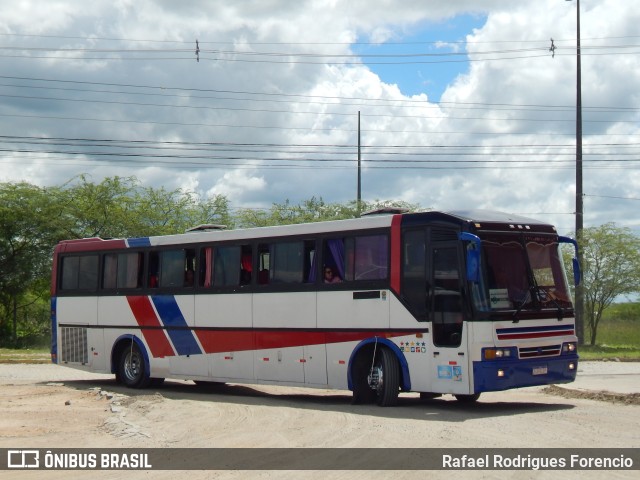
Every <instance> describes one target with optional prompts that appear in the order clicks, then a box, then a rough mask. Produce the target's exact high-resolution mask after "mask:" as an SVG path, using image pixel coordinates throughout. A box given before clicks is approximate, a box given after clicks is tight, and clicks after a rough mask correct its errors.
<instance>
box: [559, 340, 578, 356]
mask: <svg viewBox="0 0 640 480" xmlns="http://www.w3.org/2000/svg"><path fill="white" fill-rule="evenodd" d="M577 350H578V345H577V344H576V343H575V342H568V343H563V344H562V353H563V354H569V353H575V352H576V351H577Z"/></svg>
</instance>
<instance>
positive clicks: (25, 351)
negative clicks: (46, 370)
mask: <svg viewBox="0 0 640 480" xmlns="http://www.w3.org/2000/svg"><path fill="white" fill-rule="evenodd" d="M50 362H51V355H50V353H49V349H48V348H20V349H13V348H0V363H50Z"/></svg>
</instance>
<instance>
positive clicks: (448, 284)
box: [432, 247, 463, 347]
mask: <svg viewBox="0 0 640 480" xmlns="http://www.w3.org/2000/svg"><path fill="white" fill-rule="evenodd" d="M432 295H433V342H434V344H436V345H440V346H447V347H457V346H459V345H460V342H461V340H462V325H463V323H462V320H463V317H462V296H461V292H460V268H459V263H458V252H457V249H456V248H455V247H450V248H449V247H446V248H434V249H433V293H432Z"/></svg>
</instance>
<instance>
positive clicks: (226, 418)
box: [0, 364, 640, 479]
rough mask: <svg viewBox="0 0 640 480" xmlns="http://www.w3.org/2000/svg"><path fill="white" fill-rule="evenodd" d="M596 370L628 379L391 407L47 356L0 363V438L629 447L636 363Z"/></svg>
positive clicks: (639, 428) (111, 443) (638, 419)
mask: <svg viewBox="0 0 640 480" xmlns="http://www.w3.org/2000/svg"><path fill="white" fill-rule="evenodd" d="M581 368H584V367H581ZM592 368H595V369H596V370H598V368H601V367H598V366H594V367H592ZM601 369H602V370H603V371H605V372H607V374H606V375H604V374H602V375H600V377H598V380H599V381H602V382H604V383H603V384H604V385H605V386H606V384H607V376H609V377H611V382H614V381H618V382H620V381H621V382H622V383H621V384H622V385H627V384H628V383H629V382H631V384H630V385H629V389H628V390H629V391H628V392H626V393H625V392H620V391H618V392H608V391H607V390H606V389H603V390H597V391H590V390H586V389H584V388H572V386H573V385H574V384H569V385H563V386H560V387H547V388H541V387H536V388H525V389H520V390H514V391H508V392H496V393H488V394H483V395H482V397H481V399H480V401H479V402H478V403H476V404H474V405H462V404H460V403H458V402H456V401H455V400H454V399H453V397H447V396H445V397H442V398H440V399H434V400H429V401H421V400H420V399H419V397H418V396H417V395H415V394H406V395H404V394H403V395H401V397H400V405H399V406H397V407H393V408H380V407H377V406H374V405H351V395H350V392H343V391H334V390H316V389H305V388H295V387H274V386H245V385H217V386H213V387H210V388H205V389H203V388H201V387H198V386H196V385H194V384H193V383H191V382H185V381H178V380H167V382H165V384H164V385H163V386H162V387H158V388H155V389H148V390H129V389H126V388H123V387H121V386H120V385H118V384H116V383H115V380H114V379H113V377H112V376H111V375H98V374H89V373H85V372H81V371H78V370H72V369H69V368H66V367H61V366H56V365H25V364H13V365H0V448H11V449H15V448H70V447H95V448H141V447H144V448H154V447H160V448H165V447H180V448H201V447H206V448H209V447H233V448H237V447H244V448H250V447H276V448H287V447H305V448H306V447H319V448H327V447H340V448H345V449H348V448H355V447H365V448H372V447H375V448H384V447H393V448H402V447H425V448H461V447H462V448H478V447H490V448H507V447H524V448H562V447H570V448H579V447H607V448H639V447H640V382H638V379H640V365H638V364H636V365H635V366H632V367H629V366H627V367H626V369H627V370H629V372H631V373H628V372H626V371H625V372H623V373H615V372H613V371H612V370H611V367H610V366H606V368H601ZM634 372H635V373H634ZM587 373H588V372H587ZM580 374H581V372H580V371H579V372H578V375H579V376H580ZM620 375H622V377H621V376H620ZM594 378H596V377H595V374H594ZM577 383H578V382H576V384H577ZM598 385H600V384H598ZM618 390H619V389H618ZM8 473H11V475H10V476H9V475H7V474H8ZM602 473H603V472H597V471H582V472H579V471H538V472H530V471H483V472H478V471H476V472H470V471H467V472H456V473H455V474H452V473H451V472H442V471H434V472H428V476H429V478H436V479H437V478H451V476H452V475H455V476H456V478H500V479H509V478H516V476H517V478H518V479H520V478H523V479H526V478H554V479H555V478H581V479H589V478H594V479H595V478H603V477H602ZM637 474H638V472H637V470H636V471H635V472H629V471H616V472H607V474H606V476H607V478H637ZM187 475H188V477H189V478H190V479H198V478H243V479H246V478H269V479H272V478H296V479H297V478H349V479H360V478H363V479H364V478H415V477H416V475H420V476H421V477H424V476H425V472H412V471H401V472H371V471H350V472H336V471H332V472H313V471H299V472H293V471H265V472H255V471H253V472H246V471H218V472H211V471H209V472H204V471H190V472H187ZM91 476H92V477H93V478H114V479H116V478H122V477H123V473H122V472H117V471H101V472H91ZM126 476H127V478H172V479H173V478H177V477H178V476H182V474H180V473H179V472H171V471H164V472H163V471H152V472H126ZM86 477H87V473H86V472H84V473H83V472H65V471H47V472H42V471H40V472H35V471H32V472H28V471H20V472H14V471H11V472H7V471H5V472H2V471H0V478H21V479H22V478H24V479H31V478H38V479H43V478H56V479H57V478H59V479H70V478H86Z"/></svg>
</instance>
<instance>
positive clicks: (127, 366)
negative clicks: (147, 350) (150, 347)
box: [118, 341, 150, 388]
mask: <svg viewBox="0 0 640 480" xmlns="http://www.w3.org/2000/svg"><path fill="white" fill-rule="evenodd" d="M118 379H119V380H120V381H121V382H122V383H124V384H125V385H126V386H127V387H130V388H144V387H146V386H147V385H148V384H149V382H150V378H149V374H148V372H147V371H146V368H145V363H144V356H143V355H142V351H141V350H140V347H138V345H136V344H135V342H133V341H132V342H131V344H130V345H129V344H128V345H127V346H126V347H125V348H123V349H122V350H121V352H120V361H119V363H118Z"/></svg>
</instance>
